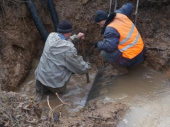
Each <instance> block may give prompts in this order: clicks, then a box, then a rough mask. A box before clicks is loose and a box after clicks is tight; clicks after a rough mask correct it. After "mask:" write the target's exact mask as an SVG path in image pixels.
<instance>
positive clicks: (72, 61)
mask: <svg viewBox="0 0 170 127" xmlns="http://www.w3.org/2000/svg"><path fill="white" fill-rule="evenodd" d="M64 57H65V66H66V68H67V69H68V70H69V71H71V72H73V73H75V74H85V73H87V72H88V70H89V63H87V62H85V61H84V60H83V57H82V56H79V55H77V51H76V49H75V50H74V51H73V50H71V51H68V52H66V54H65V56H64Z"/></svg>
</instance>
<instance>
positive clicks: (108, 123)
mask: <svg viewBox="0 0 170 127" xmlns="http://www.w3.org/2000/svg"><path fill="white" fill-rule="evenodd" d="M127 109H128V108H127V106H126V105H124V104H121V103H117V104H116V103H112V102H103V101H95V100H93V101H90V102H89V105H88V106H87V107H86V108H84V109H82V110H81V111H80V112H78V113H70V114H67V115H66V114H63V115H62V117H61V119H60V121H59V122H58V123H57V124H55V125H56V126H57V127H63V126H64V127H77V126H78V127H79V126H80V127H115V126H116V125H117V123H118V122H119V120H120V118H121V116H122V115H123V114H124V113H125V111H126V110H127Z"/></svg>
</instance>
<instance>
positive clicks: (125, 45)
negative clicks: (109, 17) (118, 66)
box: [107, 13, 144, 59]
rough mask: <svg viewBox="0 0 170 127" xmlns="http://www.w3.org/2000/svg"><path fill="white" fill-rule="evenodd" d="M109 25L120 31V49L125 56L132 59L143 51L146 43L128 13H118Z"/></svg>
mask: <svg viewBox="0 0 170 127" xmlns="http://www.w3.org/2000/svg"><path fill="white" fill-rule="evenodd" d="M107 27H113V28H115V29H116V30H117V31H118V32H119V34H120V39H119V44H118V49H119V50H120V51H121V52H122V55H123V57H125V58H128V59H132V58H134V57H135V56H137V55H138V54H139V53H141V51H142V50H143V48H144V43H143V41H142V38H141V36H140V34H139V32H138V30H137V28H136V27H135V25H134V24H133V22H132V21H131V20H130V19H129V18H128V17H127V16H126V15H123V14H120V13H117V14H116V17H115V18H114V20H113V21H112V22H111V23H110V24H109V25H108V26H107Z"/></svg>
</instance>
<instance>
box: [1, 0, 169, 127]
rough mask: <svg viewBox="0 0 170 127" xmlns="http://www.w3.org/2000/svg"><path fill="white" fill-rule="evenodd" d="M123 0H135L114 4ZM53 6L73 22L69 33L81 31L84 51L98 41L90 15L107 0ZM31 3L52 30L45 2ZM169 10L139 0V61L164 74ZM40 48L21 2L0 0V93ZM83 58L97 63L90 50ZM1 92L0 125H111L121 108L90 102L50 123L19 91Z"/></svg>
mask: <svg viewBox="0 0 170 127" xmlns="http://www.w3.org/2000/svg"><path fill="white" fill-rule="evenodd" d="M126 2H132V3H133V5H134V6H135V5H136V0H120V1H118V8H119V7H121V6H122V5H123V4H124V3H126ZM54 4H55V7H56V11H57V13H58V18H59V20H62V19H68V20H70V21H71V22H72V23H73V27H74V29H73V32H74V33H78V32H79V31H81V32H84V33H85V34H86V39H85V40H84V43H85V48H86V53H88V49H90V47H91V46H92V44H93V42H95V41H99V40H101V39H102V36H101V35H100V28H98V26H97V25H96V24H94V21H93V15H94V13H95V11H96V10H98V9H103V10H106V11H108V10H109V2H108V1H104V0H98V1H91V0H77V1H70V0H62V1H61V0H60V1H59V0H55V1H54ZM35 5H36V9H37V11H38V13H39V16H40V18H41V20H42V22H43V24H44V26H45V28H46V30H47V31H48V33H50V32H52V31H54V27H53V25H52V24H53V23H52V20H51V16H50V12H49V9H48V6H47V1H46V0H35ZM134 9H135V7H134ZM169 14H170V2H169V1H168V0H164V1H156V0H143V1H140V4H139V10H138V18H137V28H138V30H139V32H140V33H141V36H142V37H143V41H144V43H145V46H146V53H145V61H144V64H145V65H147V66H149V67H152V68H154V69H156V70H160V71H163V72H165V73H166V74H167V75H168V76H169V77H170V52H169V50H170V24H169V21H170V15H169ZM131 19H132V20H133V19H134V16H132V17H131ZM43 47H44V42H43V41H42V38H41V36H40V34H39V32H38V31H37V29H36V27H35V25H34V22H33V20H32V17H31V15H30V13H29V11H28V9H27V6H26V4H25V2H23V1H20V0H5V1H3V0H0V87H1V89H2V91H4V90H5V91H14V90H16V89H17V88H18V86H19V85H21V84H22V82H23V80H24V79H25V77H26V76H27V74H28V72H29V70H30V69H31V63H32V60H33V58H35V57H36V58H39V57H40V55H41V53H42V50H43ZM76 47H77V49H78V51H79V52H80V54H81V53H82V52H81V47H80V46H79V45H78V44H77V45H76ZM89 59H90V62H91V63H92V64H95V65H97V67H100V66H101V65H102V61H101V58H100V57H99V52H98V51H96V50H93V52H91V53H90V57H89ZM2 91H1V90H0V104H1V110H0V126H18V125H20V126H29V125H30V126H37V125H38V126H46V125H47V126H53V125H55V124H57V125H58V126H86V125H89V126H96V127H99V126H116V123H117V122H118V120H119V116H120V114H122V112H125V110H126V109H127V107H126V106H125V105H123V104H113V103H108V104H104V103H103V102H95V103H94V102H91V103H90V105H89V106H88V107H87V108H85V109H84V111H83V110H82V111H81V112H80V113H79V114H70V115H69V116H65V115H64V114H63V115H62V119H60V121H57V123H55V122H52V123H50V122H49V121H50V119H49V116H48V113H49V112H48V111H47V113H46V115H45V116H44V117H42V115H40V112H41V110H42V109H39V106H38V105H37V104H36V103H34V100H32V99H30V98H29V97H28V98H27V97H26V96H25V95H19V94H17V93H13V92H12V93H11V92H9V93H8V92H2ZM22 96H23V97H22ZM106 109H107V110H106ZM48 110H49V109H48ZM103 112H105V113H103ZM2 116H3V117H2ZM21 116H23V117H22V118H21ZM65 121H66V122H65ZM19 123H20V124H19ZM53 123H54V124H53Z"/></svg>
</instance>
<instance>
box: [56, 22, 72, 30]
mask: <svg viewBox="0 0 170 127" xmlns="http://www.w3.org/2000/svg"><path fill="white" fill-rule="evenodd" d="M57 32H59V33H70V32H72V24H71V22H69V21H68V20H62V21H60V23H59V24H58V26H57Z"/></svg>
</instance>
